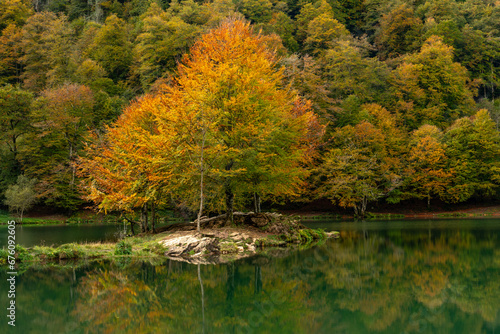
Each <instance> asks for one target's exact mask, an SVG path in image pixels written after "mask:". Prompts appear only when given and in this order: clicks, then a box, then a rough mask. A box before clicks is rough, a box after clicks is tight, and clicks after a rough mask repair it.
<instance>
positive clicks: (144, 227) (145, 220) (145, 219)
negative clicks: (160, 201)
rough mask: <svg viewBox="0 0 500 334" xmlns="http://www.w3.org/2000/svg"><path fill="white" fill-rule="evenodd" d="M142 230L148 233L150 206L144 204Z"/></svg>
mask: <svg viewBox="0 0 500 334" xmlns="http://www.w3.org/2000/svg"><path fill="white" fill-rule="evenodd" d="M141 229H142V232H143V233H145V232H147V231H148V204H147V203H144V205H143V206H142V210H141Z"/></svg>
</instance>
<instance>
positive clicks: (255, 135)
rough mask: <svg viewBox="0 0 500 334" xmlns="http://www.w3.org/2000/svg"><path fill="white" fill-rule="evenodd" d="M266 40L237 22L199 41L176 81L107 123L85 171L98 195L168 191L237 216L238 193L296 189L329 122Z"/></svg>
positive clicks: (127, 197)
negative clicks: (291, 86) (279, 64)
mask: <svg viewBox="0 0 500 334" xmlns="http://www.w3.org/2000/svg"><path fill="white" fill-rule="evenodd" d="M268 42H269V38H267V37H265V36H262V35H259V34H255V33H254V32H253V31H252V29H251V28H250V25H249V24H248V23H244V22H242V21H238V20H228V21H226V22H225V23H222V24H221V26H220V27H219V28H218V29H214V30H212V31H210V32H209V33H207V34H206V35H204V36H203V37H202V38H201V39H200V40H199V41H197V42H196V43H195V45H194V46H193V47H192V48H191V50H190V51H191V52H190V55H189V56H185V58H184V60H183V62H182V65H180V66H179V70H178V71H179V76H178V77H177V78H176V79H175V82H174V83H173V84H172V85H170V86H163V87H162V88H161V90H160V91H158V93H156V94H155V95H152V96H149V97H147V98H145V99H143V100H141V101H139V102H138V103H137V104H136V105H135V106H134V107H131V108H130V109H128V111H126V112H125V114H124V115H123V116H122V117H121V118H120V121H119V122H118V123H117V124H116V126H115V127H113V128H111V129H109V134H108V135H107V142H108V143H109V144H108V145H109V149H104V150H102V153H101V154H98V155H97V157H96V158H95V159H94V161H93V162H90V166H95V167H91V168H86V169H87V171H88V172H89V174H90V179H91V180H93V182H94V184H95V185H96V187H95V194H94V195H91V196H94V199H93V200H94V201H96V202H98V203H100V206H101V207H105V206H107V205H113V204H112V203H117V204H116V205H120V204H119V203H125V205H128V206H129V207H134V206H137V205H140V204H142V203H145V202H147V201H148V200H149V199H150V198H151V197H148V196H153V195H154V194H156V196H159V194H163V197H164V196H166V194H168V195H167V196H170V197H172V198H174V199H176V200H177V201H181V202H182V201H184V202H185V203H186V204H187V205H190V206H191V207H192V208H197V209H198V210H199V214H198V216H199V218H200V217H201V215H202V212H203V207H204V205H205V203H206V205H207V207H208V208H210V210H212V211H219V210H221V209H223V208H225V209H226V213H227V217H228V220H229V221H232V216H233V210H234V206H235V196H237V197H243V196H245V197H247V198H254V199H257V198H258V197H263V198H268V199H273V198H275V197H276V196H294V195H296V194H297V193H298V192H299V191H300V187H301V185H302V183H303V181H304V178H305V176H307V174H308V172H307V170H306V169H305V168H304V164H305V163H307V162H308V161H309V159H310V158H311V157H312V156H314V151H315V147H316V145H317V143H318V142H319V140H320V137H321V134H322V131H323V127H322V126H321V125H320V124H319V123H318V121H317V119H316V117H315V116H314V114H313V113H312V112H311V111H310V105H309V103H308V102H305V101H302V100H301V99H300V98H299V97H298V96H297V95H296V93H294V92H293V91H290V90H286V89H285V87H283V86H282V79H283V74H282V72H281V71H278V70H277V69H276V67H275V65H276V58H275V54H274V52H273V50H271V49H269V48H268ZM141 115H143V116H144V115H148V116H147V117H146V116H144V117H143V116H141ZM145 125H147V126H148V129H147V130H146V129H144V126H145ZM150 127H151V128H150ZM103 159H104V160H103ZM108 162H109V163H110V165H109V164H108ZM99 166H103V167H102V168H104V170H102V172H96V170H97V171H99V170H101V168H100V167H99ZM107 166H110V167H109V168H108V167H107ZM123 173H125V174H123ZM99 179H101V180H99ZM110 194H111V195H110ZM119 198H122V199H123V200H118V199H119Z"/></svg>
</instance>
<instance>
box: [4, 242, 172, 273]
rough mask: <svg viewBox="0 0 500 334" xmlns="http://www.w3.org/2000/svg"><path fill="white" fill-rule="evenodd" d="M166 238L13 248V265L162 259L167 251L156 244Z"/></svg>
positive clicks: (6, 255) (23, 266)
mask: <svg viewBox="0 0 500 334" xmlns="http://www.w3.org/2000/svg"><path fill="white" fill-rule="evenodd" d="M164 237H165V235H163V234H160V235H147V236H143V237H132V238H125V239H123V240H121V241H120V242H118V243H101V242H90V243H82V244H77V243H69V244H63V245H60V246H58V247H49V246H34V247H29V248H25V247H23V246H20V245H16V255H15V257H16V262H17V263H18V265H19V266H20V267H21V268H27V267H32V266H37V265H41V264H50V263H52V262H54V261H58V260H88V259H98V258H100V259H117V258H123V257H137V258H144V257H146V258H148V259H151V258H156V257H160V256H161V257H163V255H164V254H165V252H166V250H167V249H166V248H165V247H164V246H163V245H161V244H160V243H159V241H160V240H161V239H162V238H164ZM7 257H8V253H7V250H6V248H3V249H0V264H5V263H6V262H7Z"/></svg>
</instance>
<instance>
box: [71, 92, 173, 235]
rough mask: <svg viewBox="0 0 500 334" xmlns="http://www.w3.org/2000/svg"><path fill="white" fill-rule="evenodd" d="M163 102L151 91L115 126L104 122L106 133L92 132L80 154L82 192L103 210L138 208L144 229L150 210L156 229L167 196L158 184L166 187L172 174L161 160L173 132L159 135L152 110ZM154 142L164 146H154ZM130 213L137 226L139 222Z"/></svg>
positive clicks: (79, 173)
mask: <svg viewBox="0 0 500 334" xmlns="http://www.w3.org/2000/svg"><path fill="white" fill-rule="evenodd" d="M161 106H162V98H161V96H160V97H156V98H155V97H153V96H151V95H147V96H144V97H143V98H141V99H139V100H137V101H135V102H134V103H132V104H131V105H130V106H129V107H128V108H126V109H125V110H124V113H123V114H122V116H121V117H120V118H119V119H118V120H117V121H116V122H115V123H114V124H113V125H112V126H108V127H106V133H105V134H104V135H99V133H97V132H95V133H94V134H93V136H92V139H93V142H92V144H91V145H88V146H87V148H86V157H80V158H79V171H78V175H79V176H81V177H83V178H84V179H83V180H82V183H81V186H82V188H83V189H84V190H85V192H84V198H85V199H86V200H89V201H92V202H94V203H96V205H97V207H98V209H100V210H103V211H104V212H108V211H113V210H114V211H120V212H123V213H125V214H126V213H131V212H134V211H135V210H140V211H141V222H140V225H141V231H142V232H147V231H148V230H149V226H148V212H149V211H150V212H151V221H152V226H151V227H152V230H153V231H154V228H155V225H154V222H155V212H156V207H157V206H158V205H159V204H161V203H162V201H165V196H161V193H160V190H161V189H162V186H163V187H164V188H165V187H166V185H167V184H168V179H169V175H170V174H171V171H170V169H165V165H164V164H163V165H160V162H165V160H164V157H165V156H166V154H169V153H171V151H172V150H171V149H170V148H169V146H168V142H169V141H168V140H169V139H170V136H169V132H168V131H166V132H165V133H163V136H157V133H158V128H157V125H156V123H155V122H154V116H153V115H154V114H155V113H157V112H158V111H157V110H158V108H161ZM159 141H161V143H160V142H159ZM152 146H156V147H161V149H159V150H158V151H154V150H152V149H151V147H152ZM171 160H173V159H172V158H170V161H171ZM127 219H128V220H129V221H130V222H131V225H132V231H134V228H133V224H134V223H135V222H134V221H132V220H131V219H130V218H127Z"/></svg>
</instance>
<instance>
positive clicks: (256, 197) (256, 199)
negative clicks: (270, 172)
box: [253, 193, 260, 213]
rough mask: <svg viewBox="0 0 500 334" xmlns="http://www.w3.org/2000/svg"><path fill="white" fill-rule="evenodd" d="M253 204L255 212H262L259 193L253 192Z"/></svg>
mask: <svg viewBox="0 0 500 334" xmlns="http://www.w3.org/2000/svg"><path fill="white" fill-rule="evenodd" d="M253 206H254V212H255V213H260V196H259V194H257V193H253Z"/></svg>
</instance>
